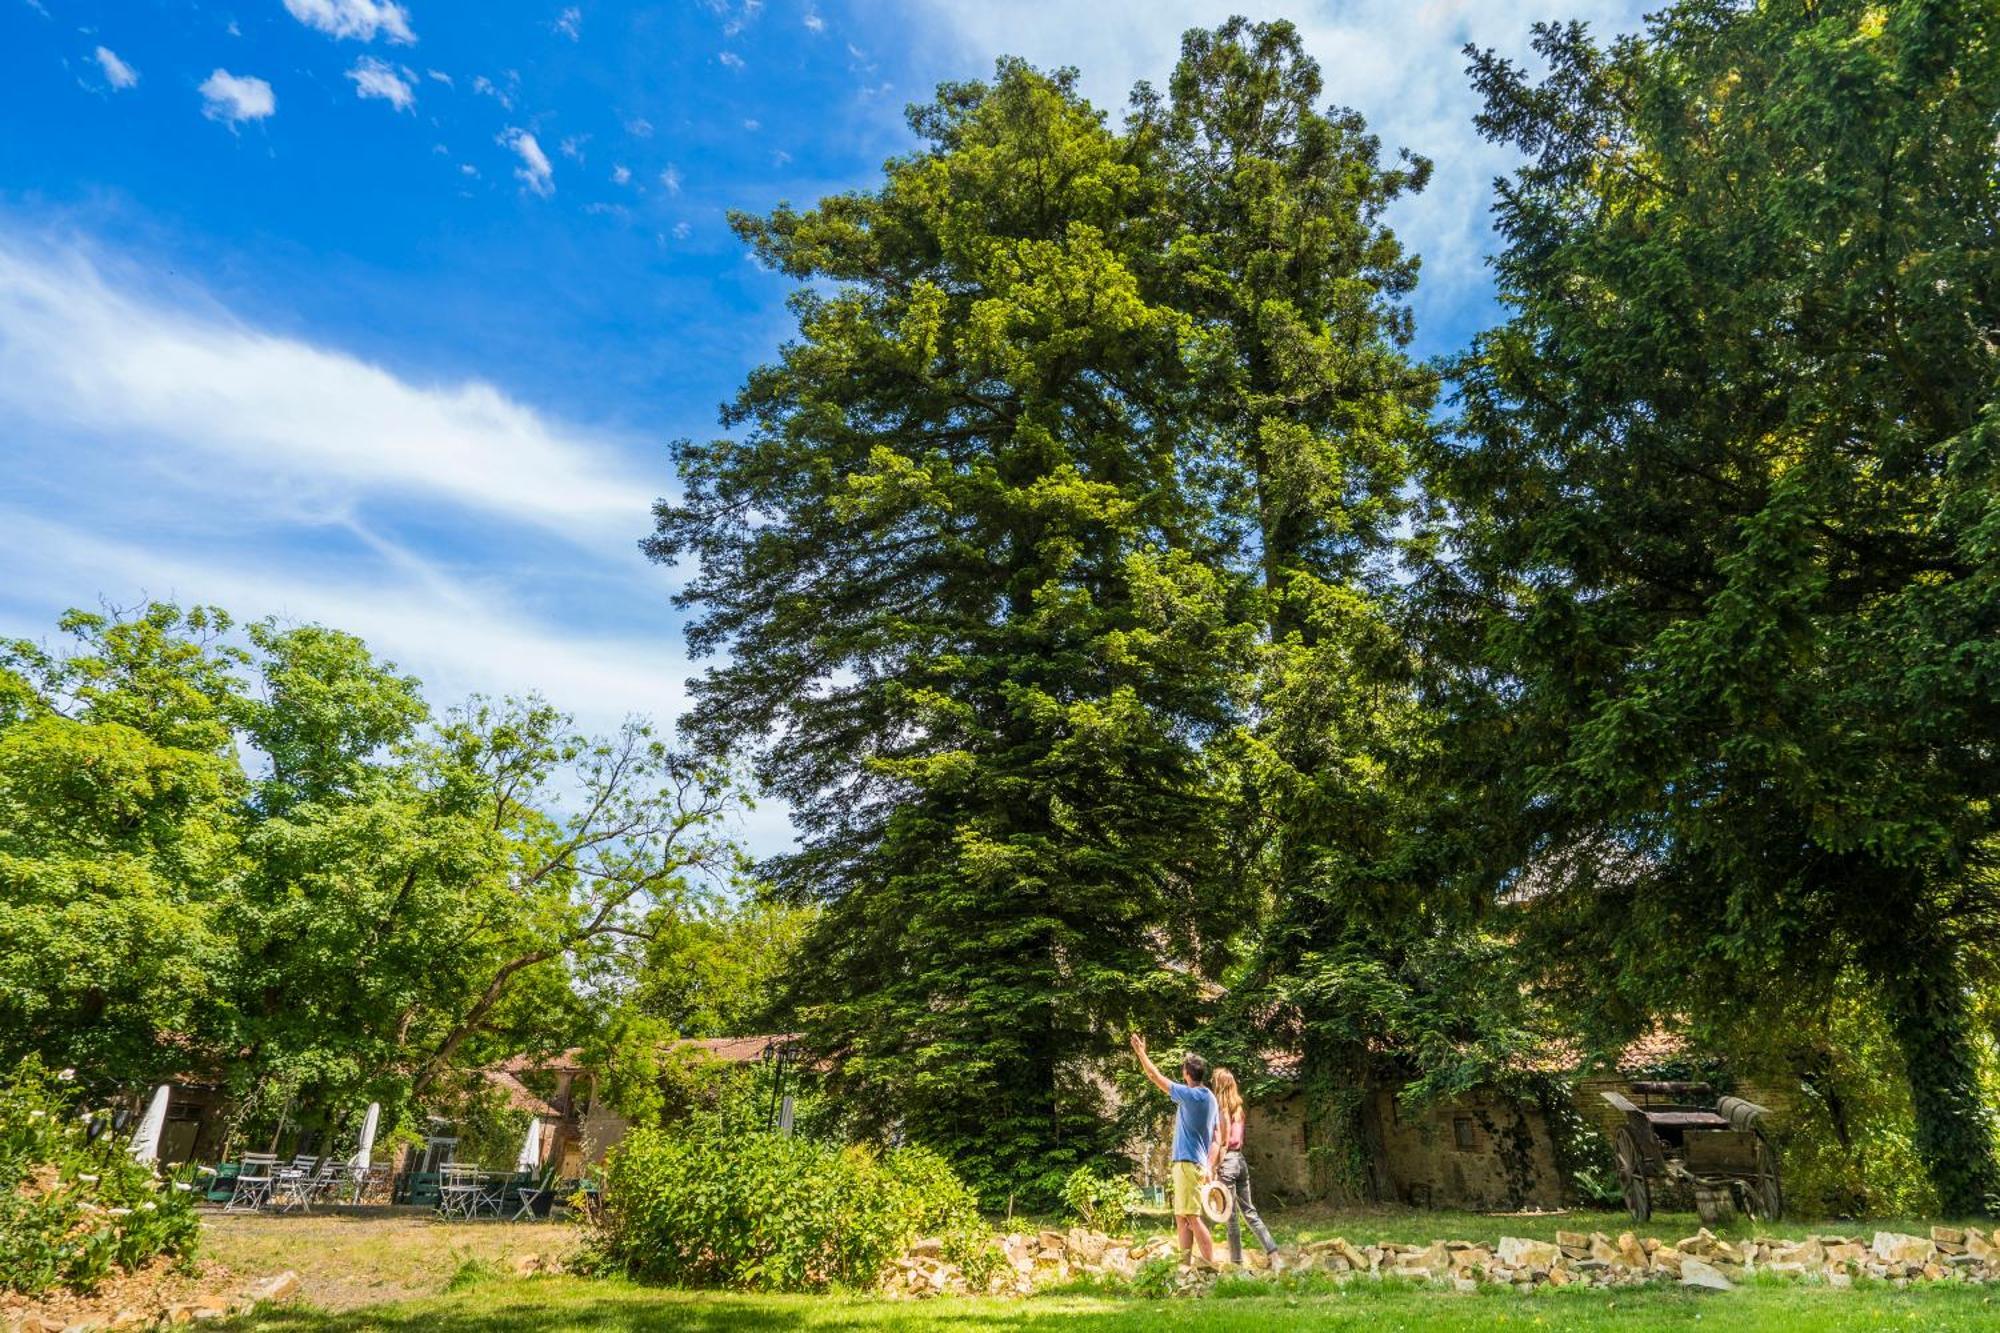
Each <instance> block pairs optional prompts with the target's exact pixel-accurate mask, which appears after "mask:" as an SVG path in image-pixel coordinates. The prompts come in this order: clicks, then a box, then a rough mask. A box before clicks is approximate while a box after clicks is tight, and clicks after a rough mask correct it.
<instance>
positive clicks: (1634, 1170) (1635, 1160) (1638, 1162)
mask: <svg viewBox="0 0 2000 1333" xmlns="http://www.w3.org/2000/svg"><path fill="white" fill-rule="evenodd" d="M1617 1152H1618V1183H1619V1184H1620V1185H1622V1186H1624V1190H1625V1211H1626V1212H1628V1213H1630V1214H1632V1220H1633V1221H1634V1222H1644V1221H1645V1220H1646V1219H1647V1218H1649V1217H1651V1216H1652V1215H1653V1190H1652V1186H1651V1185H1649V1184H1648V1183H1647V1181H1646V1155H1645V1154H1644V1153H1642V1152H1640V1151H1639V1140H1638V1139H1637V1138H1636V1137H1634V1136H1633V1133H1632V1127H1631V1126H1630V1125H1620V1126H1619V1127H1618V1143H1617Z"/></svg>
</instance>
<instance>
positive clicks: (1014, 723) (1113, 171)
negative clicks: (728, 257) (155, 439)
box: [651, 61, 1253, 1206]
mask: <svg viewBox="0 0 2000 1333" xmlns="http://www.w3.org/2000/svg"><path fill="white" fill-rule="evenodd" d="M912 125H913V128H914V129H915V130H916V132H917V133H918V135H919V136H920V137H921V139H922V140H923V141H924V148H923V149H922V150H921V151H920V152H918V153H916V154H913V155H911V156H908V157H905V158H901V159H898V160H896V161H893V162H891V163H889V164H888V166H887V168H886V179H885V181H884V183H883V184H882V186H881V187H880V188H879V189H877V190H874V191H870V192H866V193H856V194H850V195H843V196H838V197H835V198H830V199H827V200H824V201H822V203H821V204H820V205H819V206H818V207H817V208H815V209H812V210H810V211H806V212H798V211H794V210H792V209H789V208H784V209H780V210H778V211H777V212H775V213H773V214H772V215H770V216H769V217H765V218H739V219H738V220H737V222H736V226H737V229H738V231H739V232H740V233H741V234H742V235H743V236H744V237H745V238H746V239H747V240H748V241H749V242H750V243H751V244H752V246H753V247H754V248H755V249H756V251H757V253H758V254H759V256H760V257H761V258H763V259H764V260H765V261H766V262H767V263H769V264H770V265H771V266H772V267H774V268H777V269H780V270H782V271H783V272H785V273H787V274H789V275H792V276H794V277H795V278H798V279H799V280H801V283H802V286H801V288H800V290H799V292H798V294H797V295H796V296H795V297H794V300H793V306H794V309H795V311H796V312H797V314H798V317H799V324H800V336H799V337H798V338H797V339H796V340H794V341H793V342H792V343H790V344H788V346H787V347H786V349H785V352H784V355H783V357H782V359H781V360H780V361H779V362H778V363H777V364H774V365H771V366H767V367H764V368H762V369H760V370H758V371H757V372H755V373H754V374H753V375H752V376H751V377H750V378H749V380H748V381H747V382H746V384H745V385H744V387H743V389H742V391H741V392H740V393H739V395H738V397H737V399H736V401H735V402H734V404H732V405H731V406H730V408H729V409H728V410H727V412H726V414H725V421H726V424H728V425H730V426H738V427H742V428H743V433H742V435H741V437H740V438H732V439H723V440H717V441H714V442H711V443H706V444H696V443H692V442H684V443H682V444H681V445H679V446H678V447H677V459H678V462H679V466H680V473H681V480H682V489H681V498H680V499H679V500H678V501H676V502H671V503H663V504H662V505H661V506H660V509H659V518H660V523H659V529H658V532H657V534H656V536H655V538H654V539H653V541H652V543H651V550H652V553H653V554H654V555H655V557H657V558H659V559H662V560H675V559H680V558H689V559H692V560H695V561H698V569H697V570H696V571H694V573H693V576H692V580H691V582H690V584H689V586H688V591H687V592H686V594H685V595H684V597H683V599H682V600H683V602H684V603H686V604H688V605H690V606H693V607H695V608H697V609H698V614H697V616H696V618H695V620H694V621H693V623H692V625H691V627H690V631H689V636H690V641H691V643H692V645H693V647H694V648H695V650H696V651H697V652H709V651H714V650H717V649H721V648H723V647H725V646H727V647H728V649H729V653H728V662H727V664H726V665H722V666H718V667H716V668H715V669H713V670H711V671H710V672H709V673H708V674H707V675H706V676H705V677H704V679H703V680H702V681H700V682H699V683H698V685H697V687H696V695H697V702H696V705H695V709H694V713H693V719H692V725H693V728H694V730H695V732H696V734H697V735H699V736H700V737H702V738H703V740H704V741H705V742H707V743H709V744H712V745H714V746H716V747H717V748H734V747H739V746H758V745H762V747H763V748H762V750H761V754H760V758H759V761H758V773H759V776H760V777H761V778H762V779H763V780H764V782H765V783H766V784H767V785H769V786H770V787H771V788H772V789H773V790H774V791H775V792H776V793H777V794H778V795H780V796H782V797H783V798H784V799H785V800H786V801H787V803H788V804H789V805H790V807H791V809H792V811H793V815H794V819H795V821H796V823H797V824H798V826H799V827H800V829H801V830H802V833H803V837H802V850H801V851H800V852H799V853H798V854H796V855H793V856H789V857H784V858H780V859H779V860H778V862H777V863H776V864H775V865H774V866H773V867H771V869H772V871H773V873H774V875H775V877H776V878H777V880H778V882H779V884H780V886H781V887H782V888H784V889H786V890H787V891H789V892H790V893H791V894H792V895H793V896H794V897H795V898H797V899H798V900H801V901H805V900H811V899H818V900H822V901H824V903H825V909H824V911H823V913H822V914H821V915H820V916H819V918H818V920H817V922H816V925H815V928H814V931H813V935H812V938H811V940H810V943H809V944H808V945H807V948H806V950H805V952H806V954H807V955H808V956H810V957H811V958H812V960H813V966H812V967H811V968H809V969H801V970H800V971H799V973H798V974H797V976H796V978H795V979H796V981H797V983H798V985H797V988H796V993H795V996H794V999H795V1000H796V1002H797V1004H798V1005H799V1008H800V1013H801V1017H802V1020H803V1025H804V1027H805V1028H806V1030H807V1032H808V1034H809V1035H810V1037H811V1039H812V1040H813V1042H814V1043H815V1045H816V1046H817V1048H818V1049H821V1050H823V1051H837V1052H839V1053H840V1054H841V1056H842V1058H841V1059H840V1060H839V1061H838V1063H837V1065H836V1067H835V1069H834V1070H833V1073H832V1077H833V1078H834V1079H835V1080H836V1082H837V1083H838V1084H839V1085H840V1087H841V1090H842V1095H843V1097H844V1098H845V1099H846V1101H847V1103H848V1105H850V1106H851V1107H853V1108H854V1110H855V1111H856V1114H857V1123H858V1124H859V1125H860V1126H861V1127H863V1128H866V1129H873V1127H875V1126H879V1125H882V1124H886V1123H888V1121H889V1120H890V1119H891V1117H892V1116H893V1117H895V1118H898V1119H900V1120H901V1121H902V1123H903V1124H904V1125H905V1126H906V1128H907V1131H908V1132H909V1134H910V1135H911V1136H912V1137H913V1138H914V1139H916V1140H917V1141H919V1142H923V1143H926V1144H929V1145H931V1146H934V1147H936V1148H938V1149H939V1150H940V1151H943V1152H945V1153H947V1154H948V1155H949V1156H950V1157H951V1158H952V1160H953V1161H954V1162H955V1163H957V1164H958V1165H959V1166H960V1168H961V1169H962V1170H963V1171H965V1172H966V1173H967V1178H968V1179H969V1180H970V1181H971V1182H972V1183H973V1184H974V1186H975V1187H976V1188H977V1189H978V1190H979V1191H980V1193H981V1195H982V1196H983V1197H984V1198H986V1199H987V1200H988V1201H989V1202H991V1203H993V1204H995V1205H996V1206H997V1205H998V1204H1000V1203H1002V1202H1004V1201H1005V1200H1006V1199H1007V1198H1009V1197H1010V1196H1014V1197H1017V1198H1018V1200H1019V1201H1020V1202H1021V1203H1022V1204H1023V1205H1024V1206H1042V1205H1045V1204H1048V1203H1051V1202H1053V1200H1054V1198H1055V1196H1056V1194H1057V1192H1058V1191H1059V1189H1060V1187H1061V1184H1062V1180H1063V1178H1064V1176H1066V1175H1067V1173H1068V1172H1069V1171H1070V1170H1071V1169H1072V1168H1073V1167H1074V1166H1075V1165H1077V1164H1078V1163H1080V1162H1083V1161H1086V1160H1090V1159H1092V1158H1095V1157H1096V1156H1098V1155H1100V1154H1101V1153H1103V1152H1104V1151H1107V1150H1110V1149H1111V1148H1113V1147H1114V1146H1115V1145H1114V1143H1113V1142H1112V1138H1113V1136H1112V1133H1111V1131H1110V1129H1109V1128H1108V1126H1107V1122H1106V1120H1105V1117H1104V1116H1103V1114H1102V1111H1103V1106H1102V1098H1101V1095H1100V1091H1099V1087H1100V1085H1099V1084H1098V1083H1097V1082H1096V1081H1094V1080H1093V1079H1092V1078H1090V1077H1089V1064H1090V1062H1091V1061H1092V1060H1093V1059H1101V1058H1102V1057H1104V1056H1106V1055H1108V1054H1110V1053H1111V1051H1112V1049H1113V1043H1112V1038H1111V1034H1112V1033H1113V1031H1114V1030H1115V1029H1116V1028H1118V1027H1120V1026H1122V1025H1123V1024H1125V1023H1127V1022H1129V1021H1130V1020H1132V1019H1134V1018H1142V1017H1143V1018H1146V1019H1149V1020H1160V1019H1184V1018H1185V1017H1186V1016H1187V1015H1188V1014H1189V1013H1190V1012H1191V1011H1192V1007H1193V1003H1194V1001H1195V998H1196V995H1197V992H1198V985H1197V981H1196V978H1194V977H1192V976H1190V975H1188V974H1187V973H1186V971H1185V970H1184V969H1182V968H1180V967H1178V966H1177V964H1179V963H1180V962H1181V960H1182V959H1184V958H1187V957H1192V956H1195V955H1197V954H1198V953H1199V952H1200V951H1201V950H1202V949H1203V948H1204V942H1205V941H1209V940H1217V941H1221V940H1227V939H1228V938H1229V937H1230V935H1231V933H1232V931H1233V929H1234V922H1233V920H1232V908H1233V906H1235V905H1236V904H1237V903H1238V902H1240V896H1239V895H1238V894H1236V893H1234V892H1231V891H1229V890H1228V889H1227V888H1226V885H1227V882H1228V881H1227V880H1226V879H1225V878H1224V877H1223V876H1222V875H1221V874H1220V873H1219V872H1220V864H1219V862H1218V860H1217V858H1218V856H1219V854H1220V850H1221V846H1222V830H1221V828H1220V826H1219V823H1218V819H1219V816H1220V815H1221V813H1222V807H1221V805H1220V804H1219V803H1218V802H1217V801H1216V800H1215V799H1214V798H1213V795H1212V793H1211V791H1210V781H1211V774H1210V773H1209V772H1208V771H1207V768H1206V764H1205V760H1204V756H1203V753H1202V749H1201V745H1200V743H1199V741H1200V738H1201V737H1202V736H1204V735H1206V734H1211V733H1213V732H1214V731H1215V730H1216V729H1217V728H1218V727H1219V726H1221V725H1222V724H1223V722H1224V721H1225V708H1226V705H1227V702H1228V693H1229V690H1230V688H1231V682H1232V679H1233V672H1234V671H1235V669H1236V666H1235V664H1237V663H1239V662H1240V661H1241V660H1242V659H1243V657H1244V655H1245V653H1246V652H1247V651H1248V647H1249V644H1250V641H1251V639H1252V638H1253V633H1252V631H1251V629H1250V627H1248V626H1246V625H1244V624H1242V623H1240V622H1237V621H1233V620H1232V616H1231V604H1232V600H1233V599H1234V598H1235V597H1236V596H1237V593H1238V583H1237V581H1236V580H1235V579H1233V578H1232V577H1231V576H1229V574H1228V573H1227V572H1226V571H1221V570H1218V569H1216V568H1214V567H1213V566H1211V565H1208V564H1204V562H1203V561H1202V560H1201V559H1200V558H1198V556H1197V555H1196V554H1195V552H1198V551H1200V550H1202V549H1204V548H1205V547H1206V546H1207V544H1208V542H1207V538H1206V537H1205V536H1204V534H1203V533H1202V532H1200V531H1199V530H1197V528H1196V527H1195V526H1194V525H1195V524H1197V523H1198V522H1199V521H1200V515H1199V514H1198V513H1197V512H1196V511H1193V510H1191V509H1189V508H1188V506H1187V504H1186V503H1185V498H1186V493H1187V492H1186V486H1185V484H1184V473H1185V471H1186V470H1187V469H1189V468H1192V467H1194V466H1196V465H1197V462H1198V460H1197V459H1196V457H1195V456H1194V455H1195V454H1196V453H1198V452H1199V450H1198V449H1197V448H1196V447H1195V445H1194V442H1193V441H1192V440H1191V438H1190V437H1189V436H1187V435H1186V434H1185V433H1184V432H1182V431H1180V430H1179V429H1177V428H1176V423H1175V421H1174V419H1173V412H1174V411H1175V404H1176V402H1177V401H1178V400H1177V399H1176V397H1175V395H1176V394H1178V393H1179V392H1180V391H1181V388H1182V387H1183V385H1184V379H1185V376H1184V371H1183V369H1182V366H1183V361H1182V352H1181V349H1182V345H1183V344H1182V339H1183V336H1184V334H1185V333H1186V330H1187V325H1186V321H1185V320H1184V318H1183V316H1182V315H1181V314H1180V313H1179V312H1177V311H1176V310H1174V309H1172V308H1170V307H1168V306H1165V305H1162V304H1160V303H1159V302H1157V301H1155V300H1153V299H1151V298H1149V296H1148V294H1147V291H1146V289H1145V288H1146V280H1147V271H1148V270H1149V269H1150V267H1151V266H1153V265H1154V264H1155V263H1156V262H1157V257H1158V251H1159V245H1160V241H1161V236H1162V230H1161V228H1162V223H1161V220H1160V219H1159V218H1158V217H1157V216H1156V215H1155V212H1154V206H1155V204H1156V203H1157V201H1158V198H1159V190H1160V184H1161V183H1160V181H1159V180H1158V178H1157V176H1156V175H1149V174H1148V168H1147V166H1146V164H1145V163H1144V162H1143V161H1141V157H1142V151H1141V148H1140V146H1139V145H1138V144H1136V143H1134V142H1130V141H1127V140H1124V139H1122V138H1121V137H1120V136H1118V135H1115V134H1113V133H1111V132H1110V131H1109V130H1107V129H1106V128H1105V126H1104V124H1103V122H1102V120H1101V118H1100V117H1099V116H1098V115H1097V114H1096V113H1095V112H1094V111H1093V110H1091V109H1090V108H1089V107H1088V106H1087V105H1085V104H1084V103H1083V102H1082V101H1081V99H1080V98H1078V97H1077V95H1076V93H1075V90H1074V87H1073V83H1072V80H1071V78H1070V76H1068V75H1055V76H1044V75H1041V74H1038V73H1036V72H1034V71H1033V70H1030V69H1029V68H1027V67H1026V66H1025V65H1022V64H1020V63H1018V62H1013V61H1006V62H1002V64H1001V65H1000V67H999V69H998V71H997V73H996V76H995V78H994V80H993V81H992V82H991V83H990V84H985V83H968V84H959V85H950V86H947V87H946V88H944V89H942V90H940V93H939V96H938V98H937V100H936V101H935V102H933V103H932V104H930V105H927V106H922V107H919V108H916V109H915V110H913V112H912Z"/></svg>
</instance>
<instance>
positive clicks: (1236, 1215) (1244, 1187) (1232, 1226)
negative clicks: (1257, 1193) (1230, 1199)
mask: <svg viewBox="0 0 2000 1333" xmlns="http://www.w3.org/2000/svg"><path fill="white" fill-rule="evenodd" d="M1215 1178H1216V1179H1217V1180H1220V1181H1221V1182H1222V1183H1223V1184H1225V1185H1227V1186H1228V1187H1229V1192H1230V1193H1231V1194H1233V1195H1235V1196H1236V1206H1235V1207H1233V1208H1231V1209H1230V1210H1229V1261H1230V1262H1231V1263H1235V1264H1240V1263H1242V1262H1243V1228H1244V1227H1245V1226H1248V1227H1249V1228H1250V1230H1251V1231H1253V1232H1255V1233H1256V1236H1257V1241H1258V1243H1259V1244H1261V1245H1262V1246H1263V1247H1264V1253H1266V1254H1269V1253H1271V1252H1272V1251H1273V1250H1275V1249H1277V1248H1278V1242H1277V1241H1275V1240H1272V1239H1271V1228H1269V1227H1267V1226H1265V1225H1264V1219H1263V1218H1261V1217H1259V1216H1258V1215H1257V1205H1256V1204H1255V1203H1253V1202H1252V1201H1251V1199H1250V1164H1249V1163H1248V1162H1246V1161H1244V1160H1243V1154H1242V1153H1240V1152H1237V1151H1236V1150H1235V1149H1231V1150H1230V1151H1228V1152H1226V1153H1224V1154H1223V1155H1222V1170H1220V1171H1219V1172H1217V1173H1216V1177H1215Z"/></svg>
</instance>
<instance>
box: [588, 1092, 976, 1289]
mask: <svg viewBox="0 0 2000 1333" xmlns="http://www.w3.org/2000/svg"><path fill="white" fill-rule="evenodd" d="M604 1173H605V1174H604V1197H603V1205H602V1208H601V1210H600V1213H599V1216H598V1219H597V1222H596V1226H595V1228H594V1230H593V1233H592V1236H591V1239H590V1242H589V1247H588V1257H589V1260H590V1262H591V1263H592V1264H593V1266H595V1267H597V1268H599V1269H600V1270H609V1271H614V1272H620V1273H624V1274H627V1275H629V1276H632V1277H635V1278H639V1279H641V1280H643V1281H652V1282H666V1283H672V1284H675V1285H680V1286H695V1287H743V1288H751V1289H755V1290H765V1291H812V1290H820V1289H823V1288H826V1287H836V1286H837V1287H851V1288H865V1287H871V1286H873V1285H875V1283H876V1282H877V1281H878V1280H879V1278H880V1277H881V1274H882V1271H883V1269H884V1267H885V1266H886V1265H887V1264H888V1262H889V1261H890V1260H891V1259H893V1258H894V1257H895V1256H896V1255H898V1254H900V1253H902V1252H903V1250H904V1249H906V1248H907V1247H908V1246H909V1244H910V1242H911V1241H913V1240H915V1239H916V1238H917V1237H919V1236H924V1235H932V1236H939V1237H941V1238H943V1240H944V1242H945V1246H946V1255H947V1257H956V1258H957V1259H958V1261H959V1262H964V1260H965V1258H967V1257H970V1256H971V1255H972V1254H973V1253H974V1252H975V1250H977V1249H978V1248H979V1247H981V1246H982V1245H983V1243H984V1240H985V1233H984V1229H983V1225H982V1224H981V1223H980V1221H979V1217H978V1213H977V1211H976V1210H975V1208H974V1206H973V1196H972V1193H971V1191H970V1190H969V1189H967V1188H966V1186H965V1184H964V1183H963V1182H962V1181H960V1180H959V1179H958V1177H957V1176H955V1175H954V1174H953V1173H952V1171H951V1168H950V1167H949V1166H948V1165H946V1164H945V1162H944V1161H943V1159H942V1158H939V1157H938V1156H937V1155H936V1154H934V1153H930V1152H928V1151H926V1150H924V1149H921V1148H903V1149H898V1150H896V1151H894V1152H890V1153H888V1154H886V1155H883V1154H878V1153H876V1152H875V1151H874V1150H873V1149H870V1148H866V1147H838V1146H835V1145H832V1144H828V1143H822V1142H818V1141H815V1140H811V1139H806V1138H781V1137H779V1136H777V1135H773V1134H763V1133H753V1134H744V1133H738V1132H731V1131H728V1130H725V1129H724V1128H723V1127H722V1126H721V1125H720V1124H719V1123H716V1122H700V1121H698V1122H695V1123H693V1124H689V1125H683V1126H679V1127H677V1128H676V1129H675V1130H674V1131H672V1132H671V1133H667V1132H662V1131H659V1130H639V1131H636V1132H634V1133H633V1134H631V1135H629V1136H627V1138H626V1139H625V1140H624V1142H622V1143H621V1144H619V1146H618V1147H617V1148H616V1149H615V1150H614V1151H613V1152H612V1154H611V1155H610V1157H609V1158H608V1159H607V1160H606V1162H605V1166H604Z"/></svg>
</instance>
